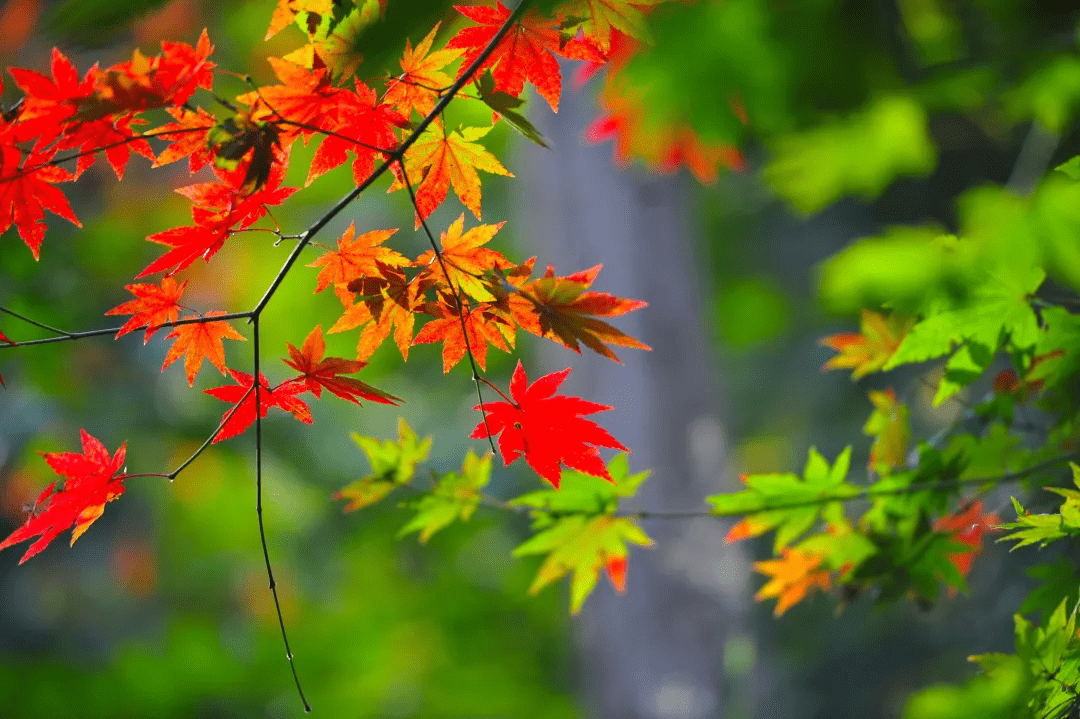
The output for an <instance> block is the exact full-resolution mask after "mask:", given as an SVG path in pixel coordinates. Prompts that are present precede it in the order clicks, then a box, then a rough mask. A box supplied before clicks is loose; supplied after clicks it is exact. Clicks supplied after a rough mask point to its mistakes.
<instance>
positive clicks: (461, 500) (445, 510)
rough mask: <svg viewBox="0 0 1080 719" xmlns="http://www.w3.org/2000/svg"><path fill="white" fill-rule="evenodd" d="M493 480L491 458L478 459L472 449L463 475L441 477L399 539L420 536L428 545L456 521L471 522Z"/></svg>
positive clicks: (422, 499)
mask: <svg viewBox="0 0 1080 719" xmlns="http://www.w3.org/2000/svg"><path fill="white" fill-rule="evenodd" d="M490 479H491V455H490V454H487V455H485V456H483V457H477V456H476V455H475V454H473V453H472V450H470V451H469V453H468V454H467V455H465V462H464V464H463V465H462V467H461V474H458V473H457V472H448V473H447V474H444V475H443V476H442V477H440V478H439V481H438V482H437V483H436V485H435V488H434V489H433V490H431V492H430V493H428V494H426V495H424V496H423V497H422V498H420V499H419V500H418V501H417V502H416V503H415V505H414V507H415V509H416V516H414V517H413V518H412V519H411V520H410V521H409V523H408V524H406V525H405V526H404V527H402V528H401V531H400V532H398V536H399V537H402V536H404V535H406V534H409V533H411V532H419V533H420V541H421V542H426V541H427V540H429V539H431V536H432V535H433V534H435V532H438V531H439V530H440V529H443V528H445V527H448V526H449V525H451V524H453V523H454V522H455V521H456V520H459V519H460V520H461V521H463V522H464V521H467V520H468V519H469V517H471V516H472V514H473V512H475V511H476V508H477V507H479V506H480V499H481V495H480V489H481V488H483V487H484V486H486V485H487V483H488V480H490Z"/></svg>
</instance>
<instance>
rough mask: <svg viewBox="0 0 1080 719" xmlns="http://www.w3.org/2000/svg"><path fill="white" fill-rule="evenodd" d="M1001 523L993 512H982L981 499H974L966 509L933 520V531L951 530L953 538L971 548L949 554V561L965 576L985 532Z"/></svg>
mask: <svg viewBox="0 0 1080 719" xmlns="http://www.w3.org/2000/svg"><path fill="white" fill-rule="evenodd" d="M999 524H1001V518H1000V517H998V516H997V514H996V513H994V512H987V513H985V514H984V513H983V503H982V500H981V499H979V500H976V501H974V502H972V503H971V504H969V505H968V506H967V508H966V509H964V510H963V511H962V512H959V513H958V514H950V515H946V516H944V517H941V518H939V519H938V520H937V521H935V522H934V531H936V532H951V533H952V535H953V539H955V540H956V541H957V542H960V543H961V544H966V545H968V546H969V547H971V549H970V550H969V551H967V552H956V553H954V554H950V555H949V561H950V562H952V563H953V566H955V567H956V568H957V569H958V570H959V571H960V573H961V574H963V575H965V576H967V573H968V571H970V570H971V563H972V562H974V561H975V557H976V556H977V555H978V554H979V552H981V551H982V538H983V535H984V534H986V533H987V532H994V531H997V530H996V529H995V528H996V526H997V525H999Z"/></svg>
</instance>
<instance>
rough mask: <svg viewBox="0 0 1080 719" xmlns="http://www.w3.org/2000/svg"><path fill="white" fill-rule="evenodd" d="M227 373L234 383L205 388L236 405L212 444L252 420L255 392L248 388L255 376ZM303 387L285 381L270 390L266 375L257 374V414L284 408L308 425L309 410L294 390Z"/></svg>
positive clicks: (301, 389) (253, 417) (242, 427)
mask: <svg viewBox="0 0 1080 719" xmlns="http://www.w3.org/2000/svg"><path fill="white" fill-rule="evenodd" d="M229 374H230V375H232V378H233V379H234V380H236V382H237V384H230V385H225V386H223V387H214V388H212V389H208V390H204V391H205V392H206V393H207V394H208V395H210V396H211V397H215V398H217V399H220V400H221V401H222V402H228V403H229V404H233V405H237V406H236V407H234V408H230V409H229V411H228V412H226V413H225V414H224V416H223V417H222V426H221V429H220V431H218V433H217V435H216V436H215V437H214V441H213V444H217V443H218V442H221V441H223V440H226V439H229V438H230V437H235V436H236V435H238V434H240V433H241V432H243V431H244V430H246V429H247V428H248V427H250V426H251V425H252V424H254V422H255V392H254V391H250V392H249V391H248V390H251V388H252V386H253V385H254V384H255V378H254V377H252V376H251V375H249V374H246V373H244V372H237V371H236V370H233V369H230V370H229ZM303 389H304V388H303V387H302V386H299V385H297V384H296V383H291V382H286V383H285V384H283V385H281V386H280V387H276V388H274V389H271V388H270V385H269V384H267V383H266V377H264V376H263V375H262V374H259V405H258V406H259V416H260V417H265V416H266V413H267V412H269V411H270V408H271V407H277V408H278V409H282V410H285V411H286V412H288V413H289V414H291V415H292V416H294V417H296V418H297V419H298V420H300V421H301V422H303V423H305V424H311V422H312V419H311V409H310V408H309V407H308V406H307V405H306V404H304V402H303V401H301V400H299V399H297V398H296V396H295V395H296V393H297V392H302V391H303ZM234 410H235V411H234Z"/></svg>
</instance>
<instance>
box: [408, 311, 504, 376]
mask: <svg viewBox="0 0 1080 719" xmlns="http://www.w3.org/2000/svg"><path fill="white" fill-rule="evenodd" d="M425 311H427V312H428V313H430V314H432V315H434V316H435V318H436V319H434V320H431V321H430V322H428V323H427V324H425V325H424V326H423V327H422V328H421V329H420V331H419V332H417V333H416V337H415V338H413V342H412V343H413V344H414V345H420V344H428V343H432V342H442V343H443V349H442V360H443V372H444V373H446V372H449V371H450V370H451V368H453V366H454V365H456V364H457V363H458V362H460V361H461V360H462V358H464V357H465V352H466V349H471V350H472V353H473V357H475V358H476V364H478V365H479V366H480V369H482V370H486V369H487V347H488V344H491V345H494V346H495V347H498V348H499V349H501V350H502V351H503V352H509V351H510V347H509V346H508V344H507V340H508V339H509V340H510V341H511V342H512V341H513V337H514V335H513V331H514V330H513V326H511V325H509V324H507V323H506V321H505V320H504V319H502V318H501V317H500V316H499V315H498V314H497V313H495V312H493V311H492V309H491V307H490V306H486V305H482V306H480V307H474V308H472V309H470V310H468V311H467V312H465V315H464V318H462V317H459V316H458V312H457V308H456V305H455V304H454V301H453V298H452V297H450V298H447V301H445V302H439V303H431V304H429V305H427V306H426V307H425ZM463 320H464V325H465V331H466V332H468V335H469V344H468V348H466V345H465V333H464V332H463V331H462V329H461V326H462V323H463Z"/></svg>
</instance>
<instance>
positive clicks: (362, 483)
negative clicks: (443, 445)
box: [334, 419, 431, 512]
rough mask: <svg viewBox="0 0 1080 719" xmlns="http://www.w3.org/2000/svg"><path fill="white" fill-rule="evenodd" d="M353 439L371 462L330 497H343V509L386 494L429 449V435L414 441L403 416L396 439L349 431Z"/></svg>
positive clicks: (406, 478)
mask: <svg viewBox="0 0 1080 719" xmlns="http://www.w3.org/2000/svg"><path fill="white" fill-rule="evenodd" d="M352 438H353V441H354V442H356V444H358V445H359V446H360V449H361V450H363V452H364V454H366V455H367V458H368V462H370V463H371V474H369V475H367V476H366V477H364V478H363V479H360V480H357V481H356V482H353V483H352V484H350V485H348V486H346V487H343V488H342V489H341V490H340V491H338V492H336V493H335V494H334V499H347V500H349V503H348V504H347V505H345V511H346V512H353V511H355V510H357V509H360V508H361V507H367V506H368V505H371V504H375V503H376V502H379V501H381V500H382V499H383V498H385V497H386V495H388V494H390V492H392V491H393V490H394V488H395V487H398V486H400V485H402V484H406V483H407V482H409V480H411V479H412V477H413V474H414V473H415V472H416V465H417V464H418V463H420V462H423V461H424V460H425V459H427V456H428V452H430V451H431V437H426V438H424V440H423V441H418V440H417V437H416V433H415V432H413V431H412V429H411V428H410V427H409V425H408V424H406V422H405V420H404V419H401V420H399V422H398V439H397V441H394V440H386V441H385V442H379V440H377V439H375V438H374V437H361V436H360V435H359V434H356V433H353V435H352Z"/></svg>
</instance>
